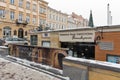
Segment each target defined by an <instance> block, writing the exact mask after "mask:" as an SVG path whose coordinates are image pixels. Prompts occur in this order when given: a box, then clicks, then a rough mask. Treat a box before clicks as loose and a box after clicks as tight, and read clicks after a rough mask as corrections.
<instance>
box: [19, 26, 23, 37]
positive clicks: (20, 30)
mask: <svg viewBox="0 0 120 80" xmlns="http://www.w3.org/2000/svg"><path fill="white" fill-rule="evenodd" d="M23 34H24V30H23V29H22V28H20V29H18V37H19V38H24V35H23Z"/></svg>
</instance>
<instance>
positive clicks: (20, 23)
mask: <svg viewBox="0 0 120 80" xmlns="http://www.w3.org/2000/svg"><path fill="white" fill-rule="evenodd" d="M47 6H48V3H47V2H45V1H43V0H0V38H4V37H10V36H12V37H14V36H16V37H20V38H25V37H27V36H28V32H30V31H36V30H37V29H39V27H38V26H39V25H44V24H45V21H46V14H47V12H46V10H47Z"/></svg>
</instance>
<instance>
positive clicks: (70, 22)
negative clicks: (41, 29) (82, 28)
mask: <svg viewBox="0 0 120 80" xmlns="http://www.w3.org/2000/svg"><path fill="white" fill-rule="evenodd" d="M67 23H68V28H69V29H71V28H77V24H76V19H75V18H73V17H72V16H68V22H67Z"/></svg>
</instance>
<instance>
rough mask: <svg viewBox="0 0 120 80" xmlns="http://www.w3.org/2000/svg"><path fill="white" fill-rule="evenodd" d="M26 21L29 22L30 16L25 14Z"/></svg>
mask: <svg viewBox="0 0 120 80" xmlns="http://www.w3.org/2000/svg"><path fill="white" fill-rule="evenodd" d="M26 21H27V22H28V23H29V22H30V16H29V15H27V16H26Z"/></svg>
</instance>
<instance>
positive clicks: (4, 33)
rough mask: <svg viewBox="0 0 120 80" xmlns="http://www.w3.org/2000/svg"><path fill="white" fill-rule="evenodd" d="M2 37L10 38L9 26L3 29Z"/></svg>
mask: <svg viewBox="0 0 120 80" xmlns="http://www.w3.org/2000/svg"><path fill="white" fill-rule="evenodd" d="M3 35H4V37H10V36H11V28H10V27H9V26H6V27H4V28H3Z"/></svg>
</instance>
